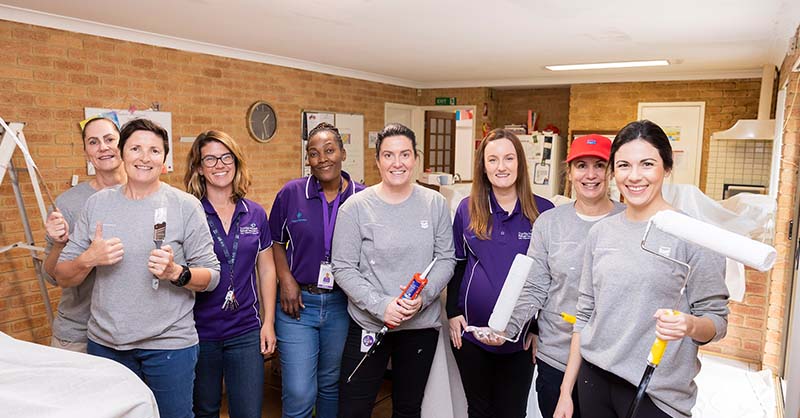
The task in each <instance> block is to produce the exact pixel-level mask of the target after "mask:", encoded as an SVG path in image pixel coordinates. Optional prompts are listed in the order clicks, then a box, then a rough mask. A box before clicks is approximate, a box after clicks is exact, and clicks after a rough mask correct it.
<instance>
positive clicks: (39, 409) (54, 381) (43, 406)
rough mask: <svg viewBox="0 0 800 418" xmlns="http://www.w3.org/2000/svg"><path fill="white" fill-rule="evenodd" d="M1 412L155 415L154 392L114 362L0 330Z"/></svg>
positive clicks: (94, 417) (95, 417) (31, 416)
mask: <svg viewBox="0 0 800 418" xmlns="http://www.w3.org/2000/svg"><path fill="white" fill-rule="evenodd" d="M0 405H2V407H0V410H2V412H0V415H2V416H4V417H26V418H36V417H81V418H116V417H126V418H158V416H159V415H158V408H157V407H156V401H155V398H154V397H153V393H152V392H151V391H150V389H149V388H148V387H147V386H146V385H145V384H144V382H142V381H141V380H140V379H139V378H138V377H137V376H136V375H135V374H133V372H131V371H130V370H128V369H127V368H126V367H125V366H123V365H121V364H119V363H116V362H114V361H111V360H108V359H104V358H100V357H95V356H90V355H88V354H82V353H74V352H71V351H66V350H61V349H57V348H52V347H47V346H43V345H39V344H33V343H29V342H24V341H19V340H15V339H14V338H11V337H9V336H8V335H6V334H4V333H2V332H0Z"/></svg>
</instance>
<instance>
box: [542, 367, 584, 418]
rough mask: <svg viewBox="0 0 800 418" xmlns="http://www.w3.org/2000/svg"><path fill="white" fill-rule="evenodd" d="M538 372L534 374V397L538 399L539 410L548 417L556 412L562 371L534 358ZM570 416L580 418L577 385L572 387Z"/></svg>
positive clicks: (562, 377)
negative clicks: (571, 410)
mask: <svg viewBox="0 0 800 418" xmlns="http://www.w3.org/2000/svg"><path fill="white" fill-rule="evenodd" d="M536 368H537V370H538V371H539V374H538V375H537V376H536V397H537V400H538V401H539V411H540V412H541V413H542V416H543V417H545V418H550V417H552V416H553V414H554V413H555V412H556V405H558V398H559V397H560V396H561V381H562V380H564V372H562V371H561V370H558V369H556V368H555V367H552V366H550V365H548V364H547V363H545V362H543V361H542V360H539V359H537V360H536ZM572 406H573V412H572V418H581V408H580V405H579V403H578V386H577V385H576V386H575V387H574V388H572Z"/></svg>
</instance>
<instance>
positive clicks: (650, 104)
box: [636, 102, 706, 188]
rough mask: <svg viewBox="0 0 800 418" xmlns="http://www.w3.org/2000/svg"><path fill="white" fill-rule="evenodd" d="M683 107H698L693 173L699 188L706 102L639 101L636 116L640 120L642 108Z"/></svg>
mask: <svg viewBox="0 0 800 418" xmlns="http://www.w3.org/2000/svg"><path fill="white" fill-rule="evenodd" d="M685 107H699V108H700V121H699V124H698V125H697V138H698V142H699V143H698V150H697V153H696V155H695V157H694V164H695V167H696V168H697V170H696V171H695V174H694V184H695V185H696V186H697V187H698V188H700V171H702V170H701V168H702V165H703V144H705V138H704V137H703V130H704V128H705V119H706V102H639V105H638V110H637V113H636V118H637V119H638V120H642V109H643V108H651V109H652V108H662V109H663V108H685ZM659 126H660V125H659Z"/></svg>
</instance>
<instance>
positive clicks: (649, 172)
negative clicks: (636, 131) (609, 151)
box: [614, 139, 669, 217]
mask: <svg viewBox="0 0 800 418" xmlns="http://www.w3.org/2000/svg"><path fill="white" fill-rule="evenodd" d="M668 175H669V170H666V169H665V168H664V161H663V160H662V159H661V156H660V155H659V153H658V149H656V148H655V147H654V146H652V145H651V144H650V143H649V142H647V141H644V140H641V139H636V140H633V141H631V142H628V143H626V144H624V145H622V146H621V147H620V148H619V149H618V150H617V152H616V154H615V156H614V179H615V180H616V182H617V188H619V190H620V193H622V195H623V196H624V197H625V203H626V204H627V205H628V210H630V211H632V212H635V213H637V214H638V215H641V216H642V217H649V216H652V215H654V214H655V212H657V211H658V210H660V209H662V206H664V205H666V202H665V201H664V199H663V197H662V196H661V186H662V184H663V183H664V178H665V177H666V176H668Z"/></svg>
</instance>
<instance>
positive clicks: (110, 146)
mask: <svg viewBox="0 0 800 418" xmlns="http://www.w3.org/2000/svg"><path fill="white" fill-rule="evenodd" d="M83 136H84V138H83V150H84V153H85V154H86V160H87V161H89V162H90V163H92V165H93V166H94V168H95V169H96V170H97V171H98V172H110V171H114V170H116V169H117V168H119V166H120V164H122V159H121V158H120V156H119V148H117V144H118V143H119V131H117V127H116V126H114V123H112V122H111V121H110V120H106V119H96V120H93V121H91V122H89V123H88V124H87V125H86V127H85V128H84V135H83Z"/></svg>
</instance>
